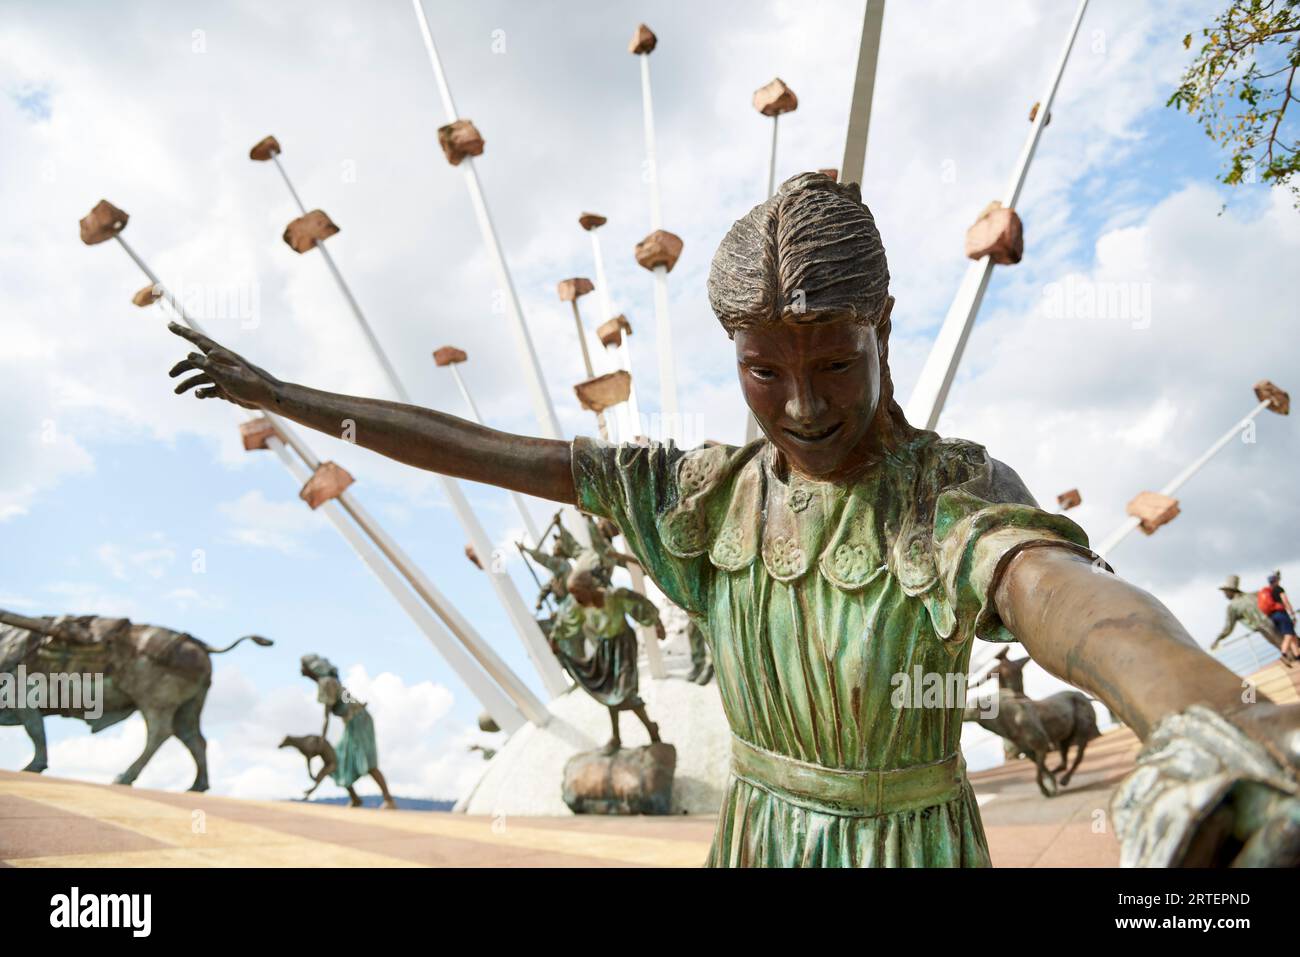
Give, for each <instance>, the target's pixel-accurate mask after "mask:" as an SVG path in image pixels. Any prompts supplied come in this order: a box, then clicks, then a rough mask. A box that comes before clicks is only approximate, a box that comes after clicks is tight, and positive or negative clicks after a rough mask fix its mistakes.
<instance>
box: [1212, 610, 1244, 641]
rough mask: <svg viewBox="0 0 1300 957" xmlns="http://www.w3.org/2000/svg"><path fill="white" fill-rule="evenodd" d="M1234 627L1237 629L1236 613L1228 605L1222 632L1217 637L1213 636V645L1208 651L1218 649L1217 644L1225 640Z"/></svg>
mask: <svg viewBox="0 0 1300 957" xmlns="http://www.w3.org/2000/svg"><path fill="white" fill-rule="evenodd" d="M1236 627H1237V612H1236V610H1235V609H1234V608H1233V607H1232V605H1228V617H1227V618H1226V619H1225V620H1224V622H1223V630H1222V631H1220V632H1219V634H1218V635H1217V636H1215V639H1214V643H1213V644H1212V645H1210V649H1211V650H1213V649H1215V648H1217V647H1219V643H1220V642H1222V641H1223V639H1224V638H1227V637H1228V636H1229V635H1230V634H1232V629H1234V628H1236Z"/></svg>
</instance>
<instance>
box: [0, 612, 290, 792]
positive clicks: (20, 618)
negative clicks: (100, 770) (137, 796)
mask: <svg viewBox="0 0 1300 957" xmlns="http://www.w3.org/2000/svg"><path fill="white" fill-rule="evenodd" d="M244 641H252V642H253V643H255V644H257V645H261V646H263V647H266V646H269V645H270V644H271V640H270V639H269V638H262V637H261V636H259V635H245V636H244V637H243V638H239V639H237V640H236V641H234V642H232V643H231V644H229V645H227V646H226V647H224V648H212V647H210V646H208V645H206V644H204V643H203V642H202V641H200V640H199V639H198V638H195V637H194V636H193V635H190V634H186V633H185V632H182V631H173V630H172V629H170V628H161V627H159V626H157V625H136V624H132V623H131V621H130V619H127V618H106V617H102V616H99V615H79V616H72V615H67V616H62V617H59V618H52V617H43V618H28V617H26V616H24V615H16V614H14V613H13V612H7V611H0V687H3V685H4V684H5V683H7V682H12V681H14V680H15V679H16V677H17V676H18V675H19V674H23V675H24V676H26V677H31V676H35V675H41V676H42V677H43V679H44V680H46V681H51V680H52V679H54V678H56V677H57V676H59V675H68V674H80V673H85V674H99V675H102V676H103V677H102V687H103V700H102V701H100V702H98V704H97V709H96V710H98V711H100V714H99V716H98V717H93V718H92V717H88V716H87V715H86V714H85V713H84V710H81V711H79V710H75V709H69V708H67V707H60V706H57V705H47V706H43V707H23V706H21V704H20V705H19V706H18V707H9V706H7V705H6V704H5V702H4V700H3V698H4V696H3V695H2V694H0V725H6V724H21V725H22V726H23V728H24V729H25V730H26V731H27V735H28V737H30V738H31V739H32V749H33V752H34V753H33V754H32V760H31V761H30V762H29V763H28V765H27V766H26V767H25V768H23V770H24V771H35V772H40V771H44V770H45V769H46V768H47V767H48V766H49V764H48V762H49V757H48V754H47V751H46V746H45V717H46V715H63V716H65V717H76V718H82V719H83V720H85V721H86V723H87V724H89V725H90V731H91V733H92V734H94V733H96V732H99V731H103V730H104V729H105V728H109V727H112V726H113V725H115V724H117V723H118V722H119V721H123V720H125V719H126V718H129V717H130V716H131V715H133V714H134V713H135V712H136V711H139V712H140V714H141V715H142V716H143V717H144V723H145V732H146V734H145V745H144V750H143V751H142V752H141V754H140V756H139V757H138V758H136V759H135V761H133V762H132V764H131V766H130V767H129V768H127V769H126V770H125V771H123V772H122V773H121V774H119V775H118V776H117V777H116V778H115V779H114V783H115V784H132V783H134V781H135V779H136V778H138V777H139V776H140V772H141V771H143V770H144V768H145V765H146V764H148V763H149V760H150V759H151V758H152V757H153V756H154V753H155V752H156V751H157V750H158V749H159V748H160V747H162V745H163V743H164V742H166V740H167V739H168V738H170V737H172V736H175V737H176V738H178V739H179V740H180V742H181V744H183V745H185V748H186V750H188V751H189V752H190V756H191V757H193V758H194V765H195V769H196V770H195V775H194V783H193V784H192V785H190V790H191V791H206V790H207V789H208V745H207V741H206V740H205V739H204V737H203V732H202V730H200V728H199V720H200V718H201V717H202V713H203V703H204V701H205V700H206V699H207V695H208V689H209V688H210V687H211V685H212V658H211V656H212V655H219V654H222V653H224V652H227V651H230V650H231V649H232V648H235V647H236V646H237V645H239V644H240V643H241V642H244Z"/></svg>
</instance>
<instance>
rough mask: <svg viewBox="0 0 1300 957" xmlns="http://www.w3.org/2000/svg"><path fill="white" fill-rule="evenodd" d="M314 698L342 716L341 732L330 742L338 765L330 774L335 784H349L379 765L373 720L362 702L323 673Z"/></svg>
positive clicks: (334, 679)
mask: <svg viewBox="0 0 1300 957" xmlns="http://www.w3.org/2000/svg"><path fill="white" fill-rule="evenodd" d="M316 684H317V689H318V690H317V693H316V700H317V701H319V702H320V703H321V704H323V705H325V706H326V707H327V708H329V709H330V714H333V715H337V716H338V717H340V718H342V719H343V736H342V737H341V738H339V743H338V744H336V745H335V746H334V750H335V752H336V754H337V755H338V759H339V766H338V767H337V768H335V769H334V772H333V773H332V774H331V775H330V777H331V778H333V779H334V783H335V784H337V785H338V786H339V787H343V788H350V787H352V785H354V784H356V783H357V781H359V780H360V779H361V778H363V777H365V776H366V775H367V774H369V773H370V772H371V771H373V770H374V769H375V768H377V767H379V745H378V744H377V743H376V741H375V721H374V719H373V718H372V717H370V712H369V711H368V710H367V709H366V706H365V705H364V704H362V703H361V702H360V701H357V700H356V699H355V698H353V697H352V696H351V695H349V694H348V693H347V691H346V690H345V689H344V687H343V685H342V684H341V683H340V682H339V680H338V679H337V678H335V677H332V676H328V675H327V676H326V677H324V678H321V679H319V680H318V681H317V683H316Z"/></svg>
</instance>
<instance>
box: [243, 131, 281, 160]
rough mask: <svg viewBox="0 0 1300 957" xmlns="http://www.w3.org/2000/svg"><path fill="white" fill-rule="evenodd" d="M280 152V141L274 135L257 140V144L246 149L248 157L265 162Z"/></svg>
mask: <svg viewBox="0 0 1300 957" xmlns="http://www.w3.org/2000/svg"><path fill="white" fill-rule="evenodd" d="M279 152H280V141H279V140H277V139H276V138H275V137H274V136H268V137H266V138H265V139H262V140H258V142H257V145H256V146H254V147H253V148H252V149H251V150H249V151H248V158H249V159H252V160H258V161H260V162H263V163H265V162H266V161H267V160H269V159H270V158H271V157H272V156H275V155H276V154H277V153H279Z"/></svg>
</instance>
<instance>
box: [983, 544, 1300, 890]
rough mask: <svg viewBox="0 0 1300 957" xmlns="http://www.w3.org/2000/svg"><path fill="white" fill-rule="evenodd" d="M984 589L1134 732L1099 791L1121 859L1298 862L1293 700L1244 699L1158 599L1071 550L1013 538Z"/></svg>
mask: <svg viewBox="0 0 1300 957" xmlns="http://www.w3.org/2000/svg"><path fill="white" fill-rule="evenodd" d="M994 601H995V602H996V605H997V610H998V614H999V616H1000V617H1001V618H1002V621H1003V623H1004V624H1005V625H1007V627H1009V628H1010V629H1011V631H1012V632H1013V633H1014V634H1015V635H1016V636H1017V637H1018V638H1019V639H1020V640H1021V641H1022V642H1023V643H1024V645H1025V647H1026V648H1027V649H1028V650H1029V652H1030V654H1031V655H1033V657H1034V659H1035V660H1036V661H1038V662H1039V663H1040V664H1041V665H1042V666H1043V667H1044V668H1046V669H1047V670H1048V671H1050V672H1052V673H1053V674H1055V675H1057V676H1058V677H1061V678H1064V679H1065V680H1067V681H1069V682H1071V683H1073V684H1077V685H1079V686H1080V687H1082V688H1084V689H1086V690H1088V691H1091V692H1092V693H1093V694H1095V695H1097V697H1099V698H1101V699H1102V700H1103V701H1105V702H1106V704H1108V705H1109V706H1110V708H1111V710H1112V711H1114V712H1115V713H1117V714H1118V715H1119V716H1120V717H1121V718H1122V719H1123V720H1124V722H1125V723H1127V724H1128V725H1129V726H1130V727H1132V729H1133V730H1134V731H1135V732H1136V733H1137V735H1138V736H1139V737H1140V738H1142V739H1143V741H1144V742H1145V743H1146V747H1145V748H1144V749H1143V751H1142V752H1141V753H1140V754H1139V755H1138V759H1137V762H1138V767H1137V769H1136V770H1135V771H1134V772H1133V773H1132V774H1130V775H1129V776H1128V777H1127V778H1125V780H1124V781H1123V783H1121V785H1120V787H1119V788H1118V789H1117V791H1116V792H1115V795H1114V797H1113V798H1112V801H1111V811H1112V815H1113V819H1114V821H1115V827H1116V833H1117V834H1118V835H1119V837H1120V840H1121V861H1124V862H1126V863H1128V864H1145V865H1148V866H1149V865H1159V866H1172V865H1178V864H1186V865H1190V866H1213V865H1223V864H1232V865H1234V866H1260V865H1263V866H1269V867H1295V866H1297V865H1298V864H1300V782H1297V778H1296V772H1297V769H1300V706H1297V705H1276V704H1273V703H1272V702H1270V701H1268V699H1266V698H1264V697H1263V696H1262V695H1259V696H1258V700H1256V697H1257V695H1256V694H1255V693H1254V689H1248V688H1247V687H1246V686H1245V684H1244V683H1243V682H1242V681H1241V679H1239V678H1238V677H1237V676H1236V675H1234V674H1233V673H1232V672H1231V671H1229V670H1228V669H1227V668H1225V667H1223V666H1222V665H1220V664H1219V663H1218V662H1217V661H1216V660H1215V659H1214V658H1212V657H1211V656H1210V655H1208V654H1206V653H1205V652H1204V651H1202V650H1201V649H1200V648H1199V647H1198V646H1197V645H1196V643H1195V642H1194V641H1192V639H1191V636H1190V635H1188V634H1187V632H1186V631H1184V630H1183V628H1182V626H1181V625H1179V624H1178V621H1177V620H1176V619H1175V618H1174V616H1173V615H1171V614H1170V613H1169V610H1168V609H1167V608H1165V607H1164V606H1163V605H1161V604H1160V602H1158V601H1156V600H1155V599H1154V598H1153V597H1151V596H1150V595H1148V594H1147V593H1146V592H1144V591H1142V590H1141V589H1140V588H1135V587H1134V586H1132V585H1129V584H1127V583H1125V582H1123V581H1122V580H1120V579H1118V578H1115V577H1114V576H1112V575H1110V574H1108V573H1098V572H1097V571H1095V570H1094V569H1093V567H1092V565H1091V563H1090V562H1088V561H1087V560H1085V559H1082V558H1080V557H1078V556H1076V555H1074V554H1072V553H1068V552H1065V551H1063V550H1059V549H1054V548H1035V549H1025V550H1022V551H1021V552H1020V553H1019V554H1018V555H1016V556H1014V557H1013V558H1012V559H1011V561H1010V564H1009V565H1008V566H1007V568H1006V571H1005V573H1004V575H1003V578H1002V580H1001V582H999V583H998V585H997V587H996V589H995V597H994ZM1194 706H1199V707H1194ZM1261 749H1262V751H1261Z"/></svg>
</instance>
